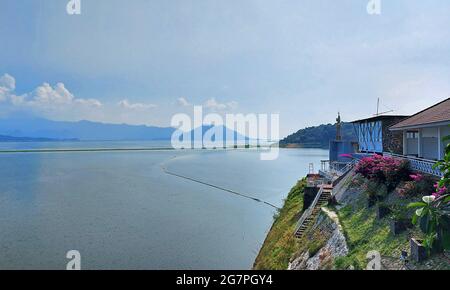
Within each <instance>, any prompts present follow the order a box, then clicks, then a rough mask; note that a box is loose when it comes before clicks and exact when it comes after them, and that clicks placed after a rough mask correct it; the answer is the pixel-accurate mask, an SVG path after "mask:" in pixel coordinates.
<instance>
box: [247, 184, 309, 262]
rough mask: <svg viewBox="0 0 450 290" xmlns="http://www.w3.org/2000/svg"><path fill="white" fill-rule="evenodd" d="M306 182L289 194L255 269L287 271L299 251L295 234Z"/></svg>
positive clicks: (259, 255) (295, 187)
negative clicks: (292, 257) (291, 259)
mask: <svg viewBox="0 0 450 290" xmlns="http://www.w3.org/2000/svg"><path fill="white" fill-rule="evenodd" d="M305 185H306V181H305V180H304V179H303V180H300V181H299V182H298V183H297V184H296V185H295V186H294V187H293V188H292V189H291V191H290V192H289V194H288V197H287V198H286V200H285V202H284V206H283V208H282V209H281V210H280V211H279V212H278V213H277V214H276V216H275V218H276V219H275V221H274V224H273V226H272V228H271V229H270V232H269V234H268V235H267V237H266V240H265V241H264V244H263V246H262V248H261V250H260V252H259V254H258V257H257V258H256V260H255V264H254V266H253V267H254V269H260V270H261V269H265V270H267V269H270V270H283V269H286V268H287V266H288V264H289V260H290V258H291V256H292V255H293V254H294V253H295V252H297V251H298V248H299V244H298V242H297V240H296V238H295V237H294V235H293V233H294V230H295V227H296V224H297V221H298V219H299V218H300V215H301V214H302V212H301V208H302V204H303V192H304V188H305Z"/></svg>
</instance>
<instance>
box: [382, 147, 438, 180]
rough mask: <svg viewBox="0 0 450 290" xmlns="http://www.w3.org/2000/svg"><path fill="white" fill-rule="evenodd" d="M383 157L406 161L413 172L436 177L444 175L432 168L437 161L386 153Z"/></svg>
mask: <svg viewBox="0 0 450 290" xmlns="http://www.w3.org/2000/svg"><path fill="white" fill-rule="evenodd" d="M383 155H385V156H391V157H395V158H400V159H403V160H408V161H409V164H410V165H411V169H412V170H414V171H418V172H422V173H426V174H430V175H434V176H436V177H443V176H444V174H443V173H442V172H441V171H440V170H439V169H437V168H436V169H435V168H433V167H434V165H435V164H436V163H437V161H434V160H428V159H423V158H417V157H413V156H404V155H399V154H394V153H388V152H384V153H383Z"/></svg>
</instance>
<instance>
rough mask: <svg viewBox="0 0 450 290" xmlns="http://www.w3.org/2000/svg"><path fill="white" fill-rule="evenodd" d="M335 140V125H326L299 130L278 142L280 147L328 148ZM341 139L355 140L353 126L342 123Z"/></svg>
mask: <svg viewBox="0 0 450 290" xmlns="http://www.w3.org/2000/svg"><path fill="white" fill-rule="evenodd" d="M335 139H336V125H332V124H326V125H320V126H315V127H308V128H305V129H301V130H299V131H297V132H296V133H294V134H291V135H289V136H288V137H286V138H284V139H283V140H281V141H280V146H282V147H289V146H293V147H311V148H329V145H330V141H331V140H335ZM342 139H343V140H347V141H354V140H357V138H356V135H355V132H354V130H353V125H352V124H351V123H342Z"/></svg>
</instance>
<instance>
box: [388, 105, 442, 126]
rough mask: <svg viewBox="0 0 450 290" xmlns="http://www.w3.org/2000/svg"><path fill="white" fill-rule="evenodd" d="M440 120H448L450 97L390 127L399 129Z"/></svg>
mask: <svg viewBox="0 0 450 290" xmlns="http://www.w3.org/2000/svg"><path fill="white" fill-rule="evenodd" d="M442 122H450V98H448V99H446V100H444V101H442V102H440V103H438V104H436V105H434V106H432V107H429V108H427V109H425V110H423V111H421V112H419V113H417V114H415V115H412V116H411V117H409V118H407V119H405V120H403V121H401V122H399V123H397V124H395V125H394V126H392V127H391V128H390V129H391V130H401V129H406V128H414V127H419V126H423V125H429V124H435V123H442Z"/></svg>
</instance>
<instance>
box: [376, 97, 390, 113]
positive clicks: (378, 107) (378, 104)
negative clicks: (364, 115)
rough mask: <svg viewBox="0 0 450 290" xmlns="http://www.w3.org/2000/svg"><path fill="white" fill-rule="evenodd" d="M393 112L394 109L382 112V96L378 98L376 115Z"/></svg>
mask: <svg viewBox="0 0 450 290" xmlns="http://www.w3.org/2000/svg"><path fill="white" fill-rule="evenodd" d="M392 112H394V110H389V111H386V112H381V113H380V98H378V99H377V113H376V114H375V116H380V115H383V114H387V113H392Z"/></svg>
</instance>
